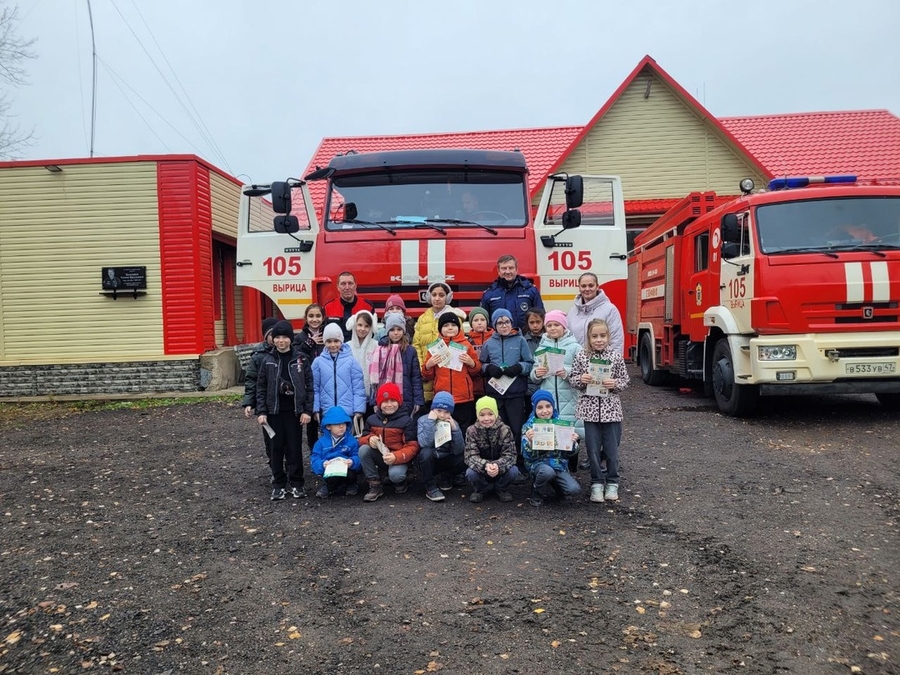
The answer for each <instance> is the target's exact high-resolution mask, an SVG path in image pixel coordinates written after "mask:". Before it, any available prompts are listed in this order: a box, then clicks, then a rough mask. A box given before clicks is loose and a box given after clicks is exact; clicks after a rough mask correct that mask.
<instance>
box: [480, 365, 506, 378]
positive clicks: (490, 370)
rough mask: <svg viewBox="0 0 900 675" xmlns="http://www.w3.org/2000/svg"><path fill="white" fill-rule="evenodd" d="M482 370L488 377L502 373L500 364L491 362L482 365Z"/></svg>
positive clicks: (498, 375)
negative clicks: (496, 364)
mask: <svg viewBox="0 0 900 675" xmlns="http://www.w3.org/2000/svg"><path fill="white" fill-rule="evenodd" d="M484 372H486V373H487V374H488V376H489V377H500V376H501V375H503V369H502V368H501V367H500V366H495V365H494V364H493V363H489V364H487V365H486V366H485V367H484Z"/></svg>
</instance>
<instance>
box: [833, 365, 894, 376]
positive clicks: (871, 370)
mask: <svg viewBox="0 0 900 675" xmlns="http://www.w3.org/2000/svg"><path fill="white" fill-rule="evenodd" d="M845 368H846V372H847V375H886V374H887V373H894V372H896V371H897V364H896V363H890V362H886V363H848V364H847V365H846V366H845Z"/></svg>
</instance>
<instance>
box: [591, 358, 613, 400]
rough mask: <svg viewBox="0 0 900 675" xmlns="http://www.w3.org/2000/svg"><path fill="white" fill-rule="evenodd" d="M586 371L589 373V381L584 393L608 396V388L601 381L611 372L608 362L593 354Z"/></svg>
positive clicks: (602, 396)
mask: <svg viewBox="0 0 900 675" xmlns="http://www.w3.org/2000/svg"><path fill="white" fill-rule="evenodd" d="M588 372H589V373H590V374H591V383H590V384H589V385H588V386H587V389H586V390H585V393H586V394H587V395H588V396H600V397H601V398H605V397H606V396H609V390H608V389H607V388H606V387H604V386H603V385H602V384H601V382H603V380H605V379H607V378H608V377H609V375H610V373H611V372H612V365H611V364H610V362H609V361H607V360H606V359H601V358H599V357H596V356H594V357H592V358H591V361H590V364H589V366H588Z"/></svg>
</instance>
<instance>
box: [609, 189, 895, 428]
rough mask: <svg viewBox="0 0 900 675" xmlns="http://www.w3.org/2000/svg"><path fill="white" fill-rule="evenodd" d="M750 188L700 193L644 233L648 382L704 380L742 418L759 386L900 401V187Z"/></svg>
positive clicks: (639, 284) (639, 281) (631, 291)
mask: <svg viewBox="0 0 900 675" xmlns="http://www.w3.org/2000/svg"><path fill="white" fill-rule="evenodd" d="M741 187H742V190H743V191H744V194H743V196H741V197H738V198H721V197H717V196H716V195H715V193H712V192H705V193H701V192H698V193H692V194H691V195H688V197H686V198H685V199H684V200H682V201H681V202H680V203H679V204H678V205H676V206H675V207H673V208H672V209H671V210H670V211H669V212H668V213H667V214H665V215H663V216H662V217H661V218H660V219H659V220H658V221H657V222H656V223H654V224H653V225H651V226H650V227H649V228H648V229H647V230H646V231H644V232H643V233H641V234H640V235H639V236H638V237H637V238H636V240H635V249H634V250H633V251H632V252H631V256H630V258H629V279H628V301H627V307H628V309H627V312H626V324H627V326H626V329H627V334H628V340H629V345H630V351H631V354H632V356H635V357H636V359H637V362H638V363H639V365H640V368H641V374H642V377H643V379H644V381H645V382H647V383H648V384H653V385H656V384H662V383H663V382H664V380H665V379H666V378H667V376H668V375H669V374H674V375H677V376H679V377H681V378H685V379H697V380H702V381H703V382H704V387H705V389H706V391H707V393H711V394H714V395H715V398H716V402H717V404H718V407H719V409H720V410H721V411H722V412H723V413H725V414H728V415H735V416H746V415H750V414H752V413H753V412H754V411H755V409H756V406H757V402H758V398H759V396H760V395H761V394H787V393H807V394H810V393H812V394H822V393H874V394H875V395H876V396H877V397H878V399H879V400H880V401H881V403H882V404H883V405H884V406H885V407H888V408H891V409H898V408H900V376H898V370H900V187H897V186H861V185H857V184H856V182H855V178H854V177H852V176H836V177H819V178H813V179H811V178H806V177H804V178H789V179H777V180H774V181H772V182H771V183H770V184H769V189H768V190H766V191H761V192H757V193H753V192H752V182H749V184H748V181H744V182H742V186H741Z"/></svg>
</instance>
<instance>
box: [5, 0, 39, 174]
mask: <svg viewBox="0 0 900 675" xmlns="http://www.w3.org/2000/svg"><path fill="white" fill-rule="evenodd" d="M18 27H19V7H18V5H9V4H8V3H7V2H5V0H0V159H14V158H16V157H18V156H19V154H20V153H21V152H22V151H23V150H24V149H25V148H27V147H28V146H29V145H30V143H31V139H32V132H31V131H22V129H21V128H20V127H19V125H18V124H16V123H15V120H14V119H13V117H12V115H11V114H10V109H11V108H12V97H11V96H10V94H9V89H10V88H12V87H20V86H22V85H24V84H27V83H28V80H27V79H26V77H25V68H24V62H25V61H26V60H27V59H33V58H34V53H32V52H31V51H30V47H31V46H32V45H33V44H34V39H31V40H25V39H22V38H21V37H19V35H18V33H17V29H18Z"/></svg>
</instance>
